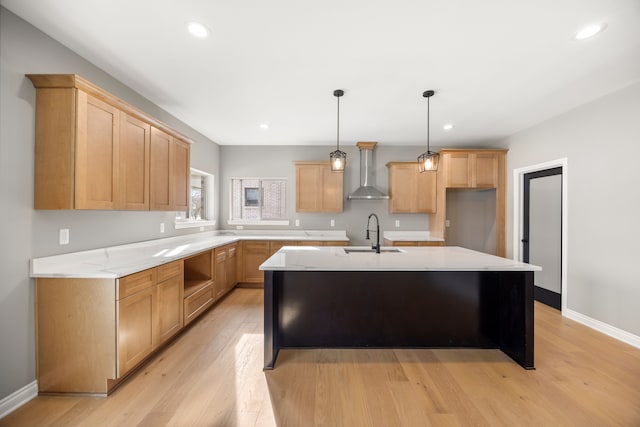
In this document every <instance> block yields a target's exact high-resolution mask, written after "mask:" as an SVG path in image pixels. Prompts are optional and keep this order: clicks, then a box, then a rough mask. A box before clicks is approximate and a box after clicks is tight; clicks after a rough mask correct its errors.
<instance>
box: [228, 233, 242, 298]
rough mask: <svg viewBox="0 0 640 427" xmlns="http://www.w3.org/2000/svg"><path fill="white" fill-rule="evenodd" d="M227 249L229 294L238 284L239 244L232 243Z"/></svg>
mask: <svg viewBox="0 0 640 427" xmlns="http://www.w3.org/2000/svg"><path fill="white" fill-rule="evenodd" d="M226 248H227V261H226V265H225V268H226V271H227V280H226V282H227V286H226V292H229V291H230V290H231V289H233V288H234V287H235V286H236V284H237V283H238V259H239V257H238V244H237V243H231V244H230V245H227V246H226Z"/></svg>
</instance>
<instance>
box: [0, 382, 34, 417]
mask: <svg viewBox="0 0 640 427" xmlns="http://www.w3.org/2000/svg"><path fill="white" fill-rule="evenodd" d="M37 395H38V381H34V382H32V383H30V384H27V385H26V386H24V387H22V388H21V389H20V390H17V391H15V392H13V393H11V394H10V395H9V396H7V397H5V398H4V399H2V400H0V418H3V417H5V416H6V415H8V414H9V413H11V412H13V411H15V410H16V409H18V408H19V407H21V406H22V405H24V404H25V403H27V402H28V401H30V400H31V399H33V398H34V397H36V396H37Z"/></svg>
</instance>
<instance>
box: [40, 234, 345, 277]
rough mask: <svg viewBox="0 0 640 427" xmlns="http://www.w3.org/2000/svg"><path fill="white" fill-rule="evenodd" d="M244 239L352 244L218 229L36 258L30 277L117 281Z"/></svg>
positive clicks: (323, 238)
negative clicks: (117, 279)
mask: <svg viewBox="0 0 640 427" xmlns="http://www.w3.org/2000/svg"><path fill="white" fill-rule="evenodd" d="M240 240H292V241H304V240H310V241H340V240H344V241H348V240H349V238H348V237H347V233H346V231H344V230H342V231H338V230H336V231H333V230H331V231H322V230H320V231H288V230H287V231H270V230H269V231H250V230H218V231H210V232H205V233H195V234H188V235H184V236H176V237H169V238H165V239H156V240H148V241H145V242H139V243H132V244H127V245H119V246H111V247H106V248H100V249H93V250H88V251H82V252H73V253H69V254H63V255H54V256H50V257H43V258H34V259H32V260H31V265H30V276H31V277H67V278H106V279H111V278H113V279H116V278H119V277H122V276H126V275H129V274H133V273H136V272H138V271H142V270H146V269H147V268H153V267H157V266H159V265H162V264H166V263H168V262H172V261H175V260H178V259H181V258H185V257H188V256H190V255H193V254H197V253H199V252H202V251H205V250H208V249H212V248H216V247H219V246H223V245H226V244H228V243H233V242H237V241H240Z"/></svg>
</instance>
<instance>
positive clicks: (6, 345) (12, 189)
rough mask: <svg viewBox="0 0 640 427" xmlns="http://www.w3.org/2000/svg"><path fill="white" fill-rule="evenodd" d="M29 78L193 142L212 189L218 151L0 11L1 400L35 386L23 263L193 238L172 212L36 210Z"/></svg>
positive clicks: (29, 285)
mask: <svg viewBox="0 0 640 427" xmlns="http://www.w3.org/2000/svg"><path fill="white" fill-rule="evenodd" d="M27 73H44V74H47V73H50V74H54V73H76V74H80V75H82V76H83V77H86V78H87V79H89V80H90V81H92V82H93V83H95V84H97V85H99V86H101V87H103V88H105V89H107V90H108V91H110V92H112V93H113V94H115V95H116V96H118V97H120V98H122V99H124V100H125V101H127V102H129V103H131V104H132V105H134V106H136V107H138V108H140V109H141V110H143V111H146V112H147V113H149V114H151V115H153V116H155V117H157V118H158V119H160V120H162V121H164V122H165V123H167V124H169V125H170V126H172V127H174V128H175V129H176V130H178V131H180V132H182V133H183V134H185V135H187V136H189V137H191V138H192V139H194V140H195V141H198V142H197V143H196V144H194V145H192V146H191V150H192V154H191V158H192V165H193V167H196V168H199V169H202V170H204V171H207V172H209V173H212V174H214V175H216V181H217V178H218V176H217V175H218V174H219V172H218V168H219V162H218V154H219V153H218V146H217V145H216V144H214V143H213V142H211V141H209V140H207V138H205V137H204V136H202V135H200V134H198V133H197V132H196V131H194V130H193V129H191V128H189V127H188V126H187V125H185V124H184V123H182V122H180V121H178V120H177V119H175V118H173V117H172V116H170V115H169V114H167V113H166V112H165V111H163V110H161V109H160V108H158V107H157V106H155V105H153V104H152V103H150V102H149V101H148V100H146V99H144V98H143V97H141V96H140V95H138V94H136V93H135V92H133V91H132V90H130V89H129V88H127V87H126V86H124V85H122V84H121V83H119V82H118V81H116V80H115V79H114V78H112V77H110V76H109V75H107V74H106V73H104V72H103V71H101V70H99V69H98V68H96V67H95V66H94V65H92V64H90V63H89V62H87V61H86V60H84V59H83V58H81V57H80V56H78V55H76V54H75V53H74V52H72V51H70V50H69V49H67V48H65V47H64V46H62V45H61V44H59V43H58V42H56V41H55V40H53V39H51V38H49V37H48V36H46V35H45V34H43V33H42V32H40V31H39V30H37V29H36V28H34V27H33V26H31V25H30V24H28V23H26V22H25V21H23V20H21V19H20V18H18V17H17V16H15V15H14V14H12V13H11V12H9V11H8V10H6V9H4V8H1V7H0V200H1V204H0V212H1V214H0V215H1V216H0V227H1V230H2V234H1V235H2V239H1V243H0V245H1V249H2V250H1V254H2V257H0V271H1V272H2V282H1V284H0V342H1V343H2V350H1V355H0V399H2V398H3V397H5V396H7V395H9V394H11V393H13V392H15V391H16V390H18V389H20V388H21V387H23V386H25V385H27V384H29V383H31V382H32V381H33V380H34V379H35V344H34V311H33V288H34V287H33V281H32V280H30V279H29V259H31V258H34V257H40V256H46V255H53V254H58V253H63V252H74V251H79V250H85V249H91V248H96V247H102V246H108V245H116V244H124V243H131V242H136V241H141V240H149V239H155V238H161V237H169V236H172V235H176V234H184V233H189V232H193V231H188V230H186V231H180V230H178V231H176V230H174V229H173V218H174V215H175V214H174V213H173V212H90V211H86V212H82V211H78V212H74V211H36V210H34V209H33V176H34V168H33V163H34V131H35V121H34V117H35V109H34V105H35V89H34V88H33V86H32V84H31V82H30V81H29V80H28V79H27V78H26V77H25V76H24V75H25V74H27ZM161 222H165V223H166V229H167V232H166V233H164V234H160V233H159V224H160V223H161ZM60 228H69V229H70V240H71V241H70V244H69V245H65V246H59V245H58V230H59V229H60ZM191 230H194V229H191Z"/></svg>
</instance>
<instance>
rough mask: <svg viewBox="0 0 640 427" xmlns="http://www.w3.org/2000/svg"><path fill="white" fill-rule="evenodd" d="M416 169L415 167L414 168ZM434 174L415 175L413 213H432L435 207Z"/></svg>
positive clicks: (435, 175) (435, 174)
mask: <svg viewBox="0 0 640 427" xmlns="http://www.w3.org/2000/svg"><path fill="white" fill-rule="evenodd" d="M416 168H417V166H416ZM436 177H437V173H436V172H423V173H420V172H417V173H416V175H415V183H416V186H415V189H416V197H415V201H416V207H415V212H420V213H434V212H435V211H436V207H437V200H436V191H437V190H436V179H437V178H436Z"/></svg>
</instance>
